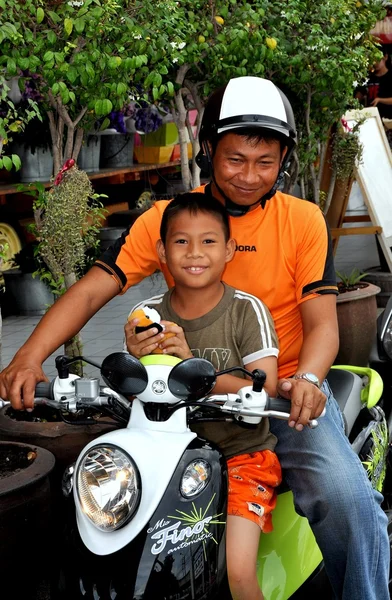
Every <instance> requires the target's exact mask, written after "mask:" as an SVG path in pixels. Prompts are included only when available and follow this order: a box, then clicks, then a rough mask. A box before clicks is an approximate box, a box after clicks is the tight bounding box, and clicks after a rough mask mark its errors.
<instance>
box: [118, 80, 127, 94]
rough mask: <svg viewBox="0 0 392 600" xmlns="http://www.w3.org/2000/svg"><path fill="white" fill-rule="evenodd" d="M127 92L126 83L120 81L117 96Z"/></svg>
mask: <svg viewBox="0 0 392 600" xmlns="http://www.w3.org/2000/svg"><path fill="white" fill-rule="evenodd" d="M126 91H127V86H126V85H125V83H124V82H122V81H120V82H119V83H118V84H117V96H122V95H123V94H125V92H126Z"/></svg>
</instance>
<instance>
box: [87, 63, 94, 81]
mask: <svg viewBox="0 0 392 600" xmlns="http://www.w3.org/2000/svg"><path fill="white" fill-rule="evenodd" d="M86 73H87V75H88V76H89V77H90V79H93V78H94V76H95V71H94V68H93V65H92V64H91V62H90V61H88V62H87V63H86Z"/></svg>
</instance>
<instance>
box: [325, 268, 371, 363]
mask: <svg viewBox="0 0 392 600" xmlns="http://www.w3.org/2000/svg"><path fill="white" fill-rule="evenodd" d="M337 275H338V277H339V279H340V282H338V288H339V296H338V298H337V315H338V324H339V342H340V345H339V352H338V355H337V357H336V360H335V364H343V365H357V366H367V364H368V359H369V354H370V350H371V347H372V344H373V341H374V339H375V336H376V333H377V302H376V295H377V294H378V293H379V291H380V288H379V287H378V286H376V285H373V284H372V283H367V282H364V281H363V278H364V277H365V276H366V275H367V274H366V273H361V272H360V271H359V270H358V269H353V270H352V272H351V273H349V274H345V273H340V272H337Z"/></svg>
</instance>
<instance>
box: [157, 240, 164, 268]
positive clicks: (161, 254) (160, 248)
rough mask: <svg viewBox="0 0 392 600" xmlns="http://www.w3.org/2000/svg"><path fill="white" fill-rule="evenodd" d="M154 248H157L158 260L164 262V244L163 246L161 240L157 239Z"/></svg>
mask: <svg viewBox="0 0 392 600" xmlns="http://www.w3.org/2000/svg"><path fill="white" fill-rule="evenodd" d="M156 249H157V253H158V257H159V260H160V261H161V263H163V264H166V253H165V246H164V244H163V242H162V240H158V241H157V245H156Z"/></svg>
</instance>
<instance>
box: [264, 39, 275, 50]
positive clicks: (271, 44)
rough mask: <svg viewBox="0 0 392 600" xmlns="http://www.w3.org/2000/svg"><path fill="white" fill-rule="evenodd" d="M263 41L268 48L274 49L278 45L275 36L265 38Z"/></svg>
mask: <svg viewBox="0 0 392 600" xmlns="http://www.w3.org/2000/svg"><path fill="white" fill-rule="evenodd" d="M265 43H266V44H267V46H268V48H269V49H270V50H275V48H276V46H277V45H278V42H277V41H276V39H275V38H266V40H265Z"/></svg>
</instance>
